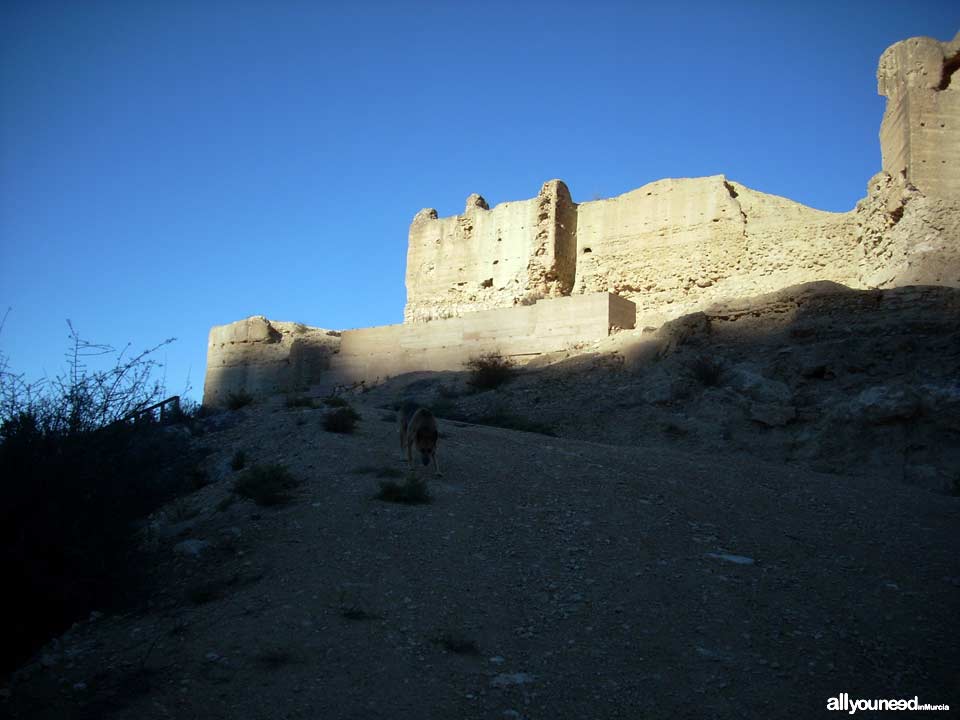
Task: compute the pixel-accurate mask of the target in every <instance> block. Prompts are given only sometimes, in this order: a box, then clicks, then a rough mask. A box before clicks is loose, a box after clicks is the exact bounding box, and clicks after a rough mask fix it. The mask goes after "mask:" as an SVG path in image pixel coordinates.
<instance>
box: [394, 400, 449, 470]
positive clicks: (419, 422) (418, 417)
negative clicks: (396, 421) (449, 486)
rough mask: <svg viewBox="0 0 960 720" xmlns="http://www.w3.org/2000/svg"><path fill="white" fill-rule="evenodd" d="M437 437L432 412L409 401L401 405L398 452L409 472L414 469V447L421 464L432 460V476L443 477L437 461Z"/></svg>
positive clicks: (435, 420) (427, 463)
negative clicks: (405, 460) (403, 458)
mask: <svg viewBox="0 0 960 720" xmlns="http://www.w3.org/2000/svg"><path fill="white" fill-rule="evenodd" d="M439 437H440V433H439V432H438V431H437V419H436V418H435V417H434V416H433V413H432V412H430V411H429V410H427V408H425V407H420V406H418V405H417V404H416V403H414V402H411V401H407V402H405V403H404V404H403V406H402V407H401V408H400V451H401V452H402V453H403V455H404V457H405V458H406V459H407V462H408V463H409V465H410V469H411V470H413V468H414V461H413V449H414V446H416V450H417V452H418V453H420V459H421V460H422V461H423V464H424V465H429V464H430V461H431V460H433V470H434V475H440V476H442V475H443V473H441V472H440V461H439V460H438V459H437V439H438V438H439Z"/></svg>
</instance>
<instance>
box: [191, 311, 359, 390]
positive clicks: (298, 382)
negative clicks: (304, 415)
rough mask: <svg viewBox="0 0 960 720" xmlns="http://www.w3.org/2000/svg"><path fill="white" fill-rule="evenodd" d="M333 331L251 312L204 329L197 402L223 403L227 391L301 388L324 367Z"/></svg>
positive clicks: (336, 341) (333, 344)
mask: <svg viewBox="0 0 960 720" xmlns="http://www.w3.org/2000/svg"><path fill="white" fill-rule="evenodd" d="M339 345H340V337H339V333H334V332H332V331H329V330H323V329H321V328H311V327H307V326H306V325H302V324H301V323H290V322H278V321H275V320H274V321H271V320H267V319H266V318H265V317H263V316H253V317H249V318H246V319H245V320H239V321H237V322H234V323H229V324H227V325H217V326H215V327H213V328H211V330H210V335H209V339H208V343H207V372H206V376H205V379H204V386H203V404H204V405H205V406H208V407H216V406H221V405H224V404H225V403H226V401H227V397H228V396H229V395H230V393H236V392H247V393H249V394H251V395H253V396H255V397H256V396H263V395H270V394H273V393H277V392H290V391H294V390H298V389H302V388H304V387H306V386H307V385H309V384H310V383H311V382H315V380H314V378H316V377H317V376H319V375H322V374H323V373H324V372H326V371H327V370H328V369H329V368H330V358H331V356H333V355H334V354H335V353H336V352H337V350H338V348H339Z"/></svg>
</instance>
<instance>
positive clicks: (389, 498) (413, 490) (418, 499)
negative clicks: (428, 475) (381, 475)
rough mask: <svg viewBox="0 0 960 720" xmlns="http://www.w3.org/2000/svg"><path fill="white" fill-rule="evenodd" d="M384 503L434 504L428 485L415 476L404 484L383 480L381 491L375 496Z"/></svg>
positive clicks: (408, 478) (409, 477)
mask: <svg viewBox="0 0 960 720" xmlns="http://www.w3.org/2000/svg"><path fill="white" fill-rule="evenodd" d="M374 497H375V499H377V500H383V501H384V502H393V503H401V504H403V505H425V504H427V503H429V502H433V498H432V497H431V496H430V491H429V490H428V489H427V483H426V482H424V481H423V480H421V479H419V478H417V477H416V476H415V475H408V476H407V479H406V480H404V481H403V482H402V483H398V482H395V481H393V480H381V481H380V491H379V492H378V493H377V494H376V495H375V496H374Z"/></svg>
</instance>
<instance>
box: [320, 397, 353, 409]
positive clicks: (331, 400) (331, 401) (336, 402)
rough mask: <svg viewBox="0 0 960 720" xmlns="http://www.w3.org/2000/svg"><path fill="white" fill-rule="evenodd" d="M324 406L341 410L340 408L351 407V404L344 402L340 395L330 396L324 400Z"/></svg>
mask: <svg viewBox="0 0 960 720" xmlns="http://www.w3.org/2000/svg"><path fill="white" fill-rule="evenodd" d="M323 404H324V405H326V406H327V407H332V408H339V407H350V403H348V402H347V401H346V400H344V399H343V398H342V397H340V396H339V395H329V396H327V397H325V398H324V399H323Z"/></svg>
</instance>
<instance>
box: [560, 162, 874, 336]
mask: <svg viewBox="0 0 960 720" xmlns="http://www.w3.org/2000/svg"><path fill="white" fill-rule="evenodd" d="M577 212H578V220H577V260H578V263H577V274H576V278H577V279H576V286H575V292H596V291H598V290H601V289H603V290H607V291H608V292H614V293H617V294H619V295H621V296H623V297H625V298H629V299H630V300H632V301H633V302H634V303H636V305H637V312H638V315H639V322H640V323H641V324H645V325H654V326H655V325H659V324H660V323H662V322H664V321H665V320H669V319H671V318H674V317H677V316H679V315H682V314H685V313H689V312H693V311H696V310H699V309H701V308H703V307H704V306H705V305H707V304H709V303H711V302H714V301H716V300H718V299H722V298H729V297H738V296H744V295H756V294H758V293H764V292H769V291H772V290H776V289H778V288H781V287H785V286H787V285H793V284H797V283H801V282H810V281H815V280H824V279H830V280H836V281H838V282H844V283H847V282H851V281H853V280H855V278H856V262H857V258H858V249H857V246H856V241H855V239H854V228H855V221H854V218H853V214H852V213H828V212H823V211H820V210H814V209H812V208H808V207H806V206H804V205H801V204H800V203H795V202H793V201H791V200H787V199H786V198H782V197H777V196H776V195H767V194H765V193H760V192H757V191H755V190H751V189H750V188H747V187H745V186H743V185H740V184H739V183H735V182H732V181H729V180H727V179H726V178H725V177H724V176H723V175H715V176H712V177H704V178H692V179H678V180H677V179H671V180H660V181H657V182H654V183H650V184H648V185H644V186H643V187H641V188H639V189H638V190H633V191H632V192H629V193H626V194H624V195H620V196H619V197H616V198H611V199H609V200H599V201H594V202H585V203H582V204H580V205H579V207H578V210H577Z"/></svg>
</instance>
